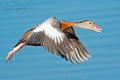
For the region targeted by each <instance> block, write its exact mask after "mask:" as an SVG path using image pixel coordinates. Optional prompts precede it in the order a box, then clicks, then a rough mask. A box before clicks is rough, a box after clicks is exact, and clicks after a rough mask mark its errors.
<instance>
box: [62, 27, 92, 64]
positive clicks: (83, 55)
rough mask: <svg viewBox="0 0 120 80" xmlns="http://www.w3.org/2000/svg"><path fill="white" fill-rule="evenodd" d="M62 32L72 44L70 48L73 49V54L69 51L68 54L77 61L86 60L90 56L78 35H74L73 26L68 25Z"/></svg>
mask: <svg viewBox="0 0 120 80" xmlns="http://www.w3.org/2000/svg"><path fill="white" fill-rule="evenodd" d="M63 32H64V33H65V35H66V36H67V38H68V40H69V43H70V44H71V45H72V49H73V51H74V55H72V54H70V53H69V56H71V55H72V56H71V57H72V58H73V59H75V60H76V61H77V62H78V63H80V62H81V61H85V60H87V59H88V58H89V57H90V55H89V53H88V51H87V50H86V48H85V47H84V46H83V44H82V43H81V42H80V40H79V39H78V37H77V36H76V34H75V31H74V29H73V27H69V28H67V29H65V30H64V31H63Z"/></svg>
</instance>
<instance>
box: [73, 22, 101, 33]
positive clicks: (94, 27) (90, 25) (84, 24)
mask: <svg viewBox="0 0 120 80" xmlns="http://www.w3.org/2000/svg"><path fill="white" fill-rule="evenodd" d="M74 26H76V27H80V28H85V29H89V30H93V31H96V32H101V31H102V29H101V28H100V27H98V26H97V25H96V24H95V23H94V22H93V21H91V20H83V21H80V22H76V23H75V25H74Z"/></svg>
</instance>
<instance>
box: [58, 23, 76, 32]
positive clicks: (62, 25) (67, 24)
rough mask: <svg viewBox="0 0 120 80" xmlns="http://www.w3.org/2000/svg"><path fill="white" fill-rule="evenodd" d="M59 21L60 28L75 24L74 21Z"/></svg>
mask: <svg viewBox="0 0 120 80" xmlns="http://www.w3.org/2000/svg"><path fill="white" fill-rule="evenodd" d="M60 23H61V29H62V30H65V29H67V28H69V27H72V26H75V24H76V23H75V22H66V21H62V22H60Z"/></svg>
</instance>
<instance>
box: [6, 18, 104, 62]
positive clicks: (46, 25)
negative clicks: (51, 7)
mask: <svg viewBox="0 0 120 80" xmlns="http://www.w3.org/2000/svg"><path fill="white" fill-rule="evenodd" d="M74 26H76V27H79V28H84V29H88V30H93V31H97V32H101V31H102V29H101V28H99V27H98V26H97V25H96V24H95V23H94V22H93V21H91V20H83V21H80V22H68V21H59V20H58V19H57V18H55V17H50V18H48V19H47V20H45V21H44V22H42V23H41V24H38V25H35V26H34V27H33V28H31V29H29V30H28V31H26V32H25V34H23V36H22V37H21V38H20V39H19V41H18V43H17V44H16V45H15V46H14V47H13V48H12V50H11V51H10V52H9V53H8V56H7V57H6V62H8V61H10V60H11V58H12V57H13V55H14V54H15V53H16V52H17V51H19V50H20V49H21V48H22V47H24V46H26V45H30V46H43V47H44V48H45V49H46V50H48V51H49V52H51V53H53V54H56V55H58V56H61V57H62V58H65V60H66V61H70V62H71V63H75V62H77V63H81V62H83V61H86V60H88V58H89V57H90V54H89V53H88V51H87V50H86V48H85V47H84V46H83V44H82V43H81V42H80V40H79V39H78V37H77V36H76V34H75V31H74V29H73V27H74Z"/></svg>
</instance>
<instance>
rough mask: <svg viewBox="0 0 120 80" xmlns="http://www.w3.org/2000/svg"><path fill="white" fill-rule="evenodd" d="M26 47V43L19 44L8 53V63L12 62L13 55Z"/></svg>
mask: <svg viewBox="0 0 120 80" xmlns="http://www.w3.org/2000/svg"><path fill="white" fill-rule="evenodd" d="M25 45H26V42H18V43H17V44H16V45H15V46H14V47H13V48H12V50H11V51H10V52H9V53H8V55H7V57H6V62H8V61H10V60H11V58H12V57H13V55H14V54H15V53H16V52H17V51H19V50H20V49H21V48H22V47H23V46H25Z"/></svg>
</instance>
